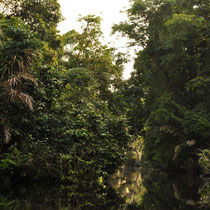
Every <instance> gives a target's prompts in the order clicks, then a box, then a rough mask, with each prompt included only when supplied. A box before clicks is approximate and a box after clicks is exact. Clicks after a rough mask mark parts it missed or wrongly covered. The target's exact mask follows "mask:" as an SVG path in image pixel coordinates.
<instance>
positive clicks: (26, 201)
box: [0, 180, 124, 210]
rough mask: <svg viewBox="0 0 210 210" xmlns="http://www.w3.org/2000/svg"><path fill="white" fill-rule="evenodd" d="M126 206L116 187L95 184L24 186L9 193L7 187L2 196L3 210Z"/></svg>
mask: <svg viewBox="0 0 210 210" xmlns="http://www.w3.org/2000/svg"><path fill="white" fill-rule="evenodd" d="M81 181H82V180H81ZM0 188H1V187H0ZM0 190H3V189H0ZM123 203H124V201H123V199H122V198H121V197H120V196H119V195H117V194H116V192H115V190H114V189H113V188H111V187H108V186H107V187H104V185H103V186H102V185H98V184H97V183H94V182H93V183H85V184H82V183H78V185H77V186H76V185H62V186H60V185H56V184H55V183H37V184H33V185H30V183H27V184H26V183H24V184H20V185H16V186H15V188H14V187H13V188H12V189H11V188H8V189H7V190H6V189H5V187H4V191H1V193H0V209H2V210H38V209H39V210H83V209H84V210H89V209H90V210H100V209H101V210H103V209H104V210H105V209H113V210H115V209H123Z"/></svg>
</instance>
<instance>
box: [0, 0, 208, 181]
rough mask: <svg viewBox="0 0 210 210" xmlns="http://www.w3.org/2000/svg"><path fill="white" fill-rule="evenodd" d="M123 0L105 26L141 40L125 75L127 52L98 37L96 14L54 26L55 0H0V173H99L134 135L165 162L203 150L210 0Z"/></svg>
mask: <svg viewBox="0 0 210 210" xmlns="http://www.w3.org/2000/svg"><path fill="white" fill-rule="evenodd" d="M131 2H132V6H131V8H130V9H129V10H128V11H127V12H128V18H129V20H128V21H127V22H122V23H120V24H119V25H115V26H114V27H113V31H114V32H116V31H118V32H121V33H122V34H123V35H125V36H127V37H128V38H129V39H130V45H131V46H140V47H141V50H140V51H139V52H138V53H137V58H136V59H135V65H134V69H135V70H134V72H133V73H132V76H131V78H130V79H129V80H127V81H123V80H122V72H123V62H124V60H125V57H123V56H122V54H121V53H116V52H115V50H114V49H113V48H110V47H108V46H107V45H103V44H102V43H101V42H100V38H101V37H102V32H101V29H100V21H101V19H100V17H96V16H94V15H88V16H85V17H82V18H80V20H79V21H80V24H81V32H77V31H75V30H71V31H69V32H67V33H66V34H64V35H60V34H59V32H58V31H57V25H58V23H59V22H60V21H61V20H62V15H61V12H60V6H59V4H58V1H57V0H52V1H48V0H42V1H37V0H30V1H29V0H13V1H12V0H5V1H0V61H1V62H0V176H1V177H4V179H7V181H8V180H10V181H11V180H13V179H17V178H26V177H27V178H29V179H32V180H38V179H44V178H47V179H49V178H51V179H56V180H60V181H61V180H62V181H66V182H70V183H73V182H78V179H79V178H81V177H83V179H86V180H85V181H88V179H89V178H90V177H91V179H93V178H94V180H98V179H99V177H105V176H107V175H109V174H111V173H113V172H114V170H115V169H116V168H117V167H118V166H120V164H121V163H122V162H123V160H124V159H125V152H126V150H127V148H128V146H129V143H130V142H131V140H133V139H137V141H141V142H140V143H141V146H140V147H141V148H142V149H143V150H142V152H143V156H142V157H143V158H142V159H143V160H144V161H145V162H147V163H149V164H151V165H152V166H158V167H161V168H163V169H176V170H177V169H179V170H185V171H192V170H194V169H196V168H197V167H198V162H199V161H198V159H199V155H198V153H199V152H200V151H201V150H203V151H205V154H209V152H208V148H209V141H210V105H209V104H210V68H209V56H210V52H209V44H210V40H209V34H210V25H209V22H210V21H209V19H210V16H209V11H210V6H209V1H208V0H191V1H189V0H147V1H145V0H132V1H131ZM138 145H139V144H138ZM202 154H204V153H202ZM203 157H204V156H202V158H203ZM200 161H201V160H200ZM206 163H208V161H205V164H204V163H203V166H205V167H206ZM208 167H209V166H207V167H206V168H208ZM85 174H89V176H85ZM84 177H85V178H84ZM8 182H9V181H8Z"/></svg>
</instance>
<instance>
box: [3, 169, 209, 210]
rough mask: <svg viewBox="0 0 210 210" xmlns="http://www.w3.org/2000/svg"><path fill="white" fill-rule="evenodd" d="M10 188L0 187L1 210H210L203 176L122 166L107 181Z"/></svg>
mask: <svg viewBox="0 0 210 210" xmlns="http://www.w3.org/2000/svg"><path fill="white" fill-rule="evenodd" d="M87 176H88V175H87ZM85 180H87V177H86V179H85ZM3 186H4V187H3ZM6 186H7V185H5V183H4V184H2V185H1V186H0V191H1V192H0V209H1V210H4V209H5V210H77V209H78V210H79V209H84V210H88V209H93V210H134V209H136V210H137V209H138V210H141V209H143V210H151V209H152V210H153V209H154V210H177V209H184V210H188V209H189V210H194V209H197V210H199V209H204V210H205V209H210V205H209V204H205V203H208V202H209V201H208V200H207V199H208V198H209V187H207V188H205V185H204V183H203V180H202V179H201V177H200V176H189V175H186V174H174V173H170V174H169V173H164V172H161V171H159V170H154V169H146V168H140V167H137V166H133V167H131V166H122V167H121V168H120V169H118V170H117V171H116V172H115V173H114V174H113V175H112V176H111V177H110V179H109V180H107V181H104V180H97V181H96V180H91V179H90V181H89V182H88V183H85V182H84V181H83V180H80V181H79V182H78V183H76V184H71V185H58V184H56V183H53V182H50V183H48V182H42V183H33V184H32V183H17V184H16V185H14V186H13V187H12V189H11V188H9V187H8V188H7V187H6Z"/></svg>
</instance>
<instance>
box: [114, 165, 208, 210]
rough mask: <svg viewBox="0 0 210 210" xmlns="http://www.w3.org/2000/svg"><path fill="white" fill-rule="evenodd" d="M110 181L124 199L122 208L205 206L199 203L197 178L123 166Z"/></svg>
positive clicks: (157, 209)
mask: <svg viewBox="0 0 210 210" xmlns="http://www.w3.org/2000/svg"><path fill="white" fill-rule="evenodd" d="M110 184H111V185H112V186H113V187H114V189H115V190H116V191H117V192H119V194H121V196H122V197H123V198H124V199H125V200H126V208H125V209H146V210H150V209H155V210H169V209H170V210H176V209H186V210H187V209H189V210H193V209H209V207H210V206H208V207H207V206H204V205H202V202H201V194H200V193H199V189H200V186H201V184H202V180H201V179H200V177H198V176H197V177H195V176H192V175H191V176H190V175H186V174H182V175H180V174H173V173H170V174H169V173H164V172H161V171H158V170H154V169H143V168H139V167H125V166H123V167H122V168H121V169H119V170H118V171H117V172H116V173H115V174H114V175H113V176H112V177H111V179H110Z"/></svg>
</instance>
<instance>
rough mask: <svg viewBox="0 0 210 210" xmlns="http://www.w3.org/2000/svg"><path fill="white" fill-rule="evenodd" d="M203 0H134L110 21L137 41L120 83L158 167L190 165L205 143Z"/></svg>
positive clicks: (146, 152)
mask: <svg viewBox="0 0 210 210" xmlns="http://www.w3.org/2000/svg"><path fill="white" fill-rule="evenodd" d="M209 11H210V7H209V1H206V0H192V1H187V0H186V1H185V0H181V1H179V0H161V1H156V0H149V1H143V0H134V1H132V7H131V8H130V9H129V10H128V17H129V21H127V22H125V23H121V24H119V25H115V26H114V27H113V29H114V31H120V32H122V33H123V34H124V35H126V36H128V37H129V38H130V39H131V45H139V46H141V47H142V50H140V51H139V52H138V54H137V58H136V60H135V65H134V68H135V71H134V72H133V74H132V77H131V78H130V80H129V81H128V82H127V84H126V87H125V99H126V100H127V102H128V103H127V104H128V107H129V108H130V110H129V111H128V117H129V121H130V124H131V126H132V127H133V129H132V130H133V132H134V133H138V134H139V135H143V136H144V142H143V145H144V148H143V157H144V159H145V160H146V161H148V162H150V163H151V164H153V165H156V166H160V167H162V168H179V169H184V170H191V169H192V168H194V167H195V166H196V164H197V159H198V156H197V153H199V150H200V149H204V148H209V143H210V132H209V130H210V114H209V113H210V106H209V100H210V97H209V90H210V83H209V81H210V74H209V73H210V72H209V69H210V68H209V67H210V66H209V55H210V54H209V44H210V42H209V41H210V40H209V34H210V33H209V32H210V31H209V30H210V28H209Z"/></svg>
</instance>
